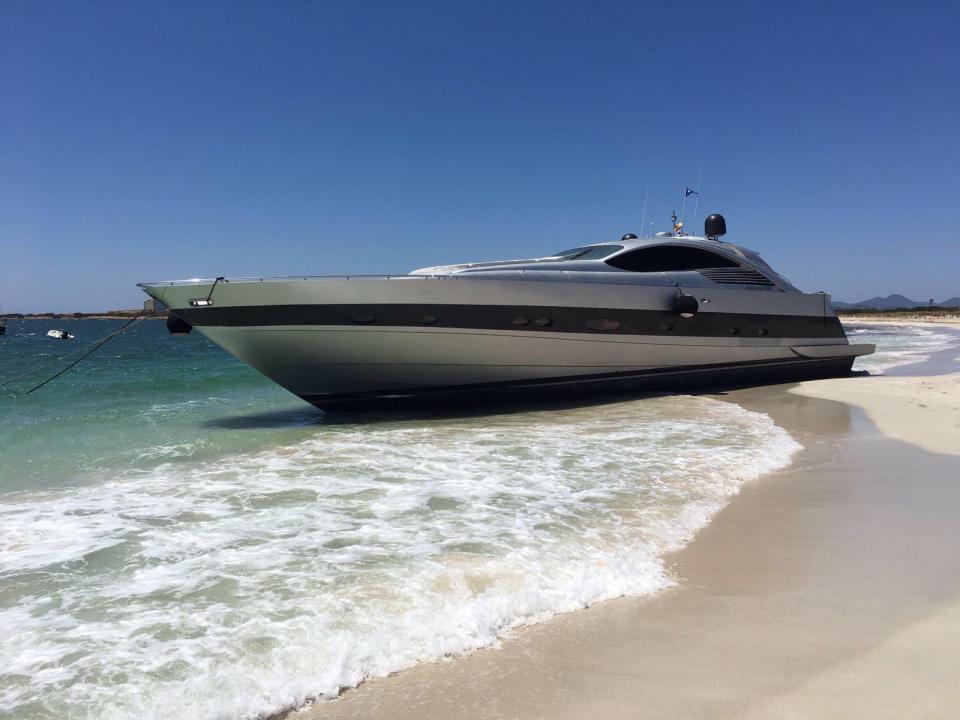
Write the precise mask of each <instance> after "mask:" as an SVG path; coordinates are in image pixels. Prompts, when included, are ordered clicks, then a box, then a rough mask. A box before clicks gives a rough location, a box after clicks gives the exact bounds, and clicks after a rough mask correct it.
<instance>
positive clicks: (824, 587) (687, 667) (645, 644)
mask: <svg viewBox="0 0 960 720" xmlns="http://www.w3.org/2000/svg"><path fill="white" fill-rule="evenodd" d="M904 379H905V378H850V379H844V380H840V381H820V382H821V384H820V385H819V386H818V385H817V383H809V384H804V385H805V386H807V387H803V388H798V387H796V386H794V387H793V388H791V387H790V386H776V387H771V388H756V389H749V390H738V391H733V392H730V393H727V394H722V395H720V396H718V397H720V398H721V399H724V398H725V399H728V400H731V401H735V402H737V403H739V404H742V405H743V406H745V407H747V408H748V409H752V410H757V411H761V412H768V413H770V414H771V415H772V416H773V418H774V420H775V421H776V422H777V423H778V424H780V425H781V426H783V427H785V428H787V429H788V430H789V431H790V432H791V434H793V435H794V437H796V438H797V439H798V440H799V441H800V442H801V443H803V445H804V450H803V451H801V452H800V453H799V454H798V456H797V458H796V460H795V462H794V464H793V465H792V466H791V468H789V469H788V470H786V471H783V472H780V473H776V474H774V475H771V476H768V477H766V478H763V479H761V480H759V481H756V482H752V483H748V484H746V485H745V486H744V487H743V489H742V491H741V492H740V494H739V495H738V496H737V497H736V498H734V500H733V501H732V502H731V503H730V505H728V506H727V507H726V508H725V509H724V510H722V511H721V512H720V513H718V515H717V516H716V517H715V518H714V520H713V521H712V523H711V524H710V525H709V526H708V527H707V528H705V529H704V530H702V531H701V532H700V533H699V534H698V535H697V537H696V538H695V539H694V541H693V542H692V543H691V544H690V545H688V546H687V547H686V548H685V549H683V550H682V551H680V552H678V553H676V554H675V555H673V556H671V557H670V558H669V564H670V567H671V569H672V572H673V574H674V576H675V577H676V578H677V579H678V581H679V584H678V586H677V587H676V588H675V589H674V590H672V591H669V592H666V593H663V594H661V595H658V596H655V597H650V598H622V599H619V600H614V601H610V602H606V603H600V604H598V605H595V606H593V607H591V608H588V609H586V610H583V611H580V612H575V613H570V614H567V615H562V616H559V617H557V618H554V619H553V620H551V621H549V622H546V623H544V624H542V625H538V626H534V627H530V628H526V629H523V630H521V631H518V632H516V633H514V634H513V635H511V636H510V637H508V638H506V639H505V640H504V641H503V642H502V643H501V645H500V647H498V648H491V649H487V650H481V651H478V652H475V653H473V654H471V655H468V656H466V657H462V658H458V659H454V660H452V661H448V662H437V663H427V664H423V665H420V666H417V667H414V668H411V669H410V670H407V671H404V672H401V673H398V674H396V675H394V676H391V677H388V678H383V679H378V680H372V681H369V682H367V683H365V684H363V685H362V686H360V687H359V688H357V689H355V690H351V691H348V692H346V693H344V694H343V695H342V696H341V697H340V698H339V699H337V700H334V701H331V702H324V703H319V704H317V705H316V706H314V707H313V708H310V709H305V710H302V711H300V712H297V713H295V714H294V716H295V717H298V718H302V717H309V718H311V719H315V720H321V719H326V718H370V719H375V718H389V719H390V720H402V719H404V718H410V719H411V720H412V719H414V718H416V719H417V720H422V719H429V718H438V719H440V718H443V719H444V720H456V719H457V718H464V719H466V718H471V719H476V718H531V719H532V718H570V719H571V720H572V719H580V718H613V719H616V718H638V717H643V718H685V719H689V718H710V719H711V720H712V719H716V718H757V719H760V718H764V719H767V718H812V717H815V718H854V717H856V718H860V717H862V718H898V720H899V719H900V718H905V717H909V718H953V717H956V708H957V707H958V706H960V683H957V682H956V667H958V666H960V521H958V508H960V456H958V455H957V453H960V427H954V426H945V425H944V422H943V419H942V418H943V416H942V415H937V412H947V413H949V412H950V411H951V410H950V409H951V407H955V406H956V404H957V402H958V400H960V398H958V397H957V395H958V391H957V385H956V384H955V383H956V376H954V377H953V378H952V379H948V380H947V381H944V382H947V383H949V382H952V383H954V384H953V385H949V384H944V382H941V380H942V379H941V378H931V377H925V378H923V380H924V381H925V382H926V383H927V384H928V386H929V387H928V388H927V389H926V390H924V389H923V388H921V387H917V386H916V384H914V385H913V386H912V387H911V384H910V383H907V384H906V385H905V389H904V387H901V386H900V385H898V384H897V383H898V382H899V381H902V380H904ZM879 381H883V382H879ZM890 381H893V382H892V383H891V382H890ZM824 382H825V383H827V384H823V383H824ZM868 382H869V383H872V384H871V385H870V386H869V387H868V386H867V385H866V383H868ZM829 383H839V384H840V385H836V386H834V387H831V386H830V385H829ZM854 383H859V385H854ZM845 386H846V387H845ZM850 386H853V388H854V389H853V390H849V387H850ZM811 388H813V389H811ZM791 389H792V390H795V391H798V392H792V391H791ZM874 389H875V390H876V391H877V394H879V395H884V394H886V396H885V397H884V398H881V399H880V400H877V399H876V395H873V396H871V393H873V391H874ZM941 390H944V391H945V392H944V393H942V394H943V395H944V396H945V397H946V399H945V400H943V403H942V404H943V405H944V407H945V408H946V409H944V408H940V409H939V410H937V409H936V408H933V409H931V407H930V406H931V404H930V403H926V406H927V407H926V408H924V407H920V406H917V407H914V409H913V410H911V411H910V412H911V413H915V412H919V414H905V413H904V412H903V409H904V408H905V407H906V406H907V405H909V404H910V401H911V400H915V399H916V397H917V396H918V393H922V392H928V391H929V392H931V393H940V391H941ZM800 392H803V393H808V394H816V395H818V396H824V397H834V398H843V399H845V400H847V402H838V401H835V400H826V399H820V398H819V397H816V398H815V397H807V396H806V394H804V395H801V394H799V393H800ZM855 396H858V397H855ZM864 398H866V399H864ZM857 403H859V405H858V404H857ZM860 405H862V406H864V407H867V409H868V411H869V413H870V414H869V415H868V413H867V411H865V410H863V409H861V407H860ZM919 405H924V403H920V404H919ZM871 418H872V419H871ZM874 420H876V422H874ZM938 423H939V426H938V425H937V424H938ZM878 426H879V427H878ZM924 427H926V428H928V429H930V430H931V432H930V433H924V432H923V429H924ZM935 427H936V432H933V431H934V429H935ZM880 428H883V429H884V430H886V431H887V432H888V433H893V434H898V433H899V434H900V435H901V436H902V437H904V440H907V441H909V442H905V441H904V440H898V439H896V438H894V437H891V436H890V435H888V434H884V432H882V431H881V429H880ZM930 434H934V435H936V436H937V437H938V438H939V439H938V440H936V444H935V445H930V444H929V442H927V441H926V440H925V436H926V435H930ZM922 445H926V446H927V447H933V448H934V449H938V450H940V452H930V451H929V450H926V449H923V447H921V446H922Z"/></svg>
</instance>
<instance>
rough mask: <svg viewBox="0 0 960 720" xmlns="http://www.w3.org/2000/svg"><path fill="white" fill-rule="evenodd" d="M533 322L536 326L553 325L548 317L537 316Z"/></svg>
mask: <svg viewBox="0 0 960 720" xmlns="http://www.w3.org/2000/svg"><path fill="white" fill-rule="evenodd" d="M533 324H534V325H536V326H537V327H550V326H551V325H553V320H551V319H550V318H537V319H536V320H534V321H533Z"/></svg>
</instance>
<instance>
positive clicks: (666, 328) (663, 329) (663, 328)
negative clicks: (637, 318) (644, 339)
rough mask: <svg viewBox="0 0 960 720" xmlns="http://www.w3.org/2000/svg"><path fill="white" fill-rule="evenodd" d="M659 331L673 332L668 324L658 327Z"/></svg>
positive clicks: (671, 326)
mask: <svg viewBox="0 0 960 720" xmlns="http://www.w3.org/2000/svg"><path fill="white" fill-rule="evenodd" d="M660 329H661V330H662V331H663V332H670V331H671V330H673V325H671V324H670V323H664V324H663V325H661V326H660Z"/></svg>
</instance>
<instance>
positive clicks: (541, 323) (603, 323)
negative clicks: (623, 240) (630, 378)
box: [353, 315, 770, 337]
mask: <svg viewBox="0 0 960 720" xmlns="http://www.w3.org/2000/svg"><path fill="white" fill-rule="evenodd" d="M353 321H354V322H355V323H357V324H359V325H369V324H371V323H374V322H376V321H377V319H376V318H375V317H373V316H372V315H355V316H354V317H353ZM439 321H440V319H439V318H438V317H436V316H435V315H422V316H421V317H420V318H419V322H420V324H421V325H436V324H437V323H438V322H439ZM513 324H514V325H515V326H517V327H526V326H528V325H534V326H536V327H541V328H545V327H550V326H551V325H553V320H551V319H550V318H536V319H535V320H531V319H530V318H527V317H515V318H514V319H513ZM584 324H585V325H586V326H587V328H588V329H590V330H601V331H611V330H619V329H620V328H622V327H623V323H622V322H620V321H619V320H609V319H606V318H595V319H593V320H587V322H586V323H584ZM673 329H674V327H673V325H672V324H671V323H663V324H662V325H660V330H661V331H662V332H672V331H673ZM730 334H731V335H739V334H740V328H738V327H731V328H730ZM769 334H770V331H769V330H767V329H766V328H761V329H760V330H757V335H759V336H760V337H765V336H766V335H769Z"/></svg>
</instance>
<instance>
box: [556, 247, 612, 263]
mask: <svg viewBox="0 0 960 720" xmlns="http://www.w3.org/2000/svg"><path fill="white" fill-rule="evenodd" d="M617 250H623V245H593V246H587V247H578V248H571V249H570V250H561V251H560V252H557V253H553V254H552V255H550V257H555V258H563V259H564V260H596V259H599V258H605V257H606V256H607V255H612V254H613V253H615V252H617Z"/></svg>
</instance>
